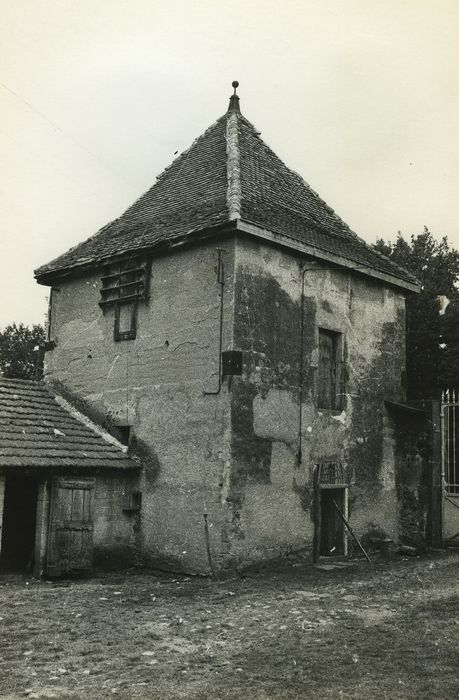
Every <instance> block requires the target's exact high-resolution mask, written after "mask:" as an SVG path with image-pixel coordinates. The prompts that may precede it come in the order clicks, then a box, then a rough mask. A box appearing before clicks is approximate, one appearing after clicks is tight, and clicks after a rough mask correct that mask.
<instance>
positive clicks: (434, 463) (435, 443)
mask: <svg viewBox="0 0 459 700" xmlns="http://www.w3.org/2000/svg"><path fill="white" fill-rule="evenodd" d="M442 413H443V412H442V409H441V405H440V401H432V402H431V421H432V457H431V499H430V532H431V546H432V547H437V548H441V547H443V488H444V486H443V480H444V475H443V472H444V469H443V449H442V441H443V415H442Z"/></svg>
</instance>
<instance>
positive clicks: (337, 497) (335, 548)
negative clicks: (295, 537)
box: [320, 488, 345, 557]
mask: <svg viewBox="0 0 459 700" xmlns="http://www.w3.org/2000/svg"><path fill="white" fill-rule="evenodd" d="M344 494H345V490H344V489H343V488H338V489H324V488H322V489H321V490H320V554H321V556H324V557H332V556H337V555H340V554H341V555H342V554H344V523H343V521H342V519H341V517H340V515H339V513H338V511H337V509H336V506H335V504H334V503H333V501H335V503H336V505H337V506H338V508H339V509H340V511H341V513H344Z"/></svg>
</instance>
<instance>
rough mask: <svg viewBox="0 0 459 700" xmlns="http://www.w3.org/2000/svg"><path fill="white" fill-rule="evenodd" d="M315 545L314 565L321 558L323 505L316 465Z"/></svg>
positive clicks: (314, 481) (314, 479)
mask: <svg viewBox="0 0 459 700" xmlns="http://www.w3.org/2000/svg"><path fill="white" fill-rule="evenodd" d="M313 483H314V491H313V493H314V544H313V554H312V561H313V563H314V564H317V563H318V562H319V558H320V538H321V527H320V525H321V523H320V518H321V504H320V484H319V467H318V466H317V465H316V466H315V467H314V476H313Z"/></svg>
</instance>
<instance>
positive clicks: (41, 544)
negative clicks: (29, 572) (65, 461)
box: [33, 479, 50, 577]
mask: <svg viewBox="0 0 459 700" xmlns="http://www.w3.org/2000/svg"><path fill="white" fill-rule="evenodd" d="M49 504H50V482H49V479H43V481H41V482H40V483H39V484H38V494H37V518H36V530H35V557H34V567H33V575H34V576H37V577H39V576H42V575H43V573H44V571H45V567H46V550H47V548H48V525H49Z"/></svg>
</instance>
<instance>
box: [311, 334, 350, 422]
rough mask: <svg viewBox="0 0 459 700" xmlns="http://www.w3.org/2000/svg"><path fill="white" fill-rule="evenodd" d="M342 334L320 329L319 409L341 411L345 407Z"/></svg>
mask: <svg viewBox="0 0 459 700" xmlns="http://www.w3.org/2000/svg"><path fill="white" fill-rule="evenodd" d="M341 355H342V334H341V333H336V332H334V331H328V330H324V329H323V328H319V366H318V376H317V385H318V386H317V395H318V397H317V398H318V407H319V408H324V409H330V410H334V411H339V410H341V409H342V406H343V396H344V387H343V380H344V375H343V371H342V361H341Z"/></svg>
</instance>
